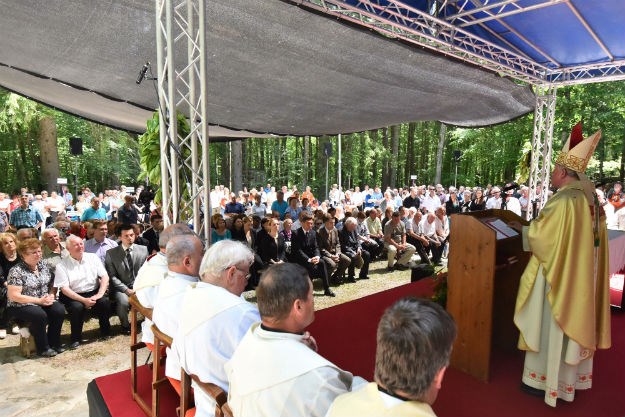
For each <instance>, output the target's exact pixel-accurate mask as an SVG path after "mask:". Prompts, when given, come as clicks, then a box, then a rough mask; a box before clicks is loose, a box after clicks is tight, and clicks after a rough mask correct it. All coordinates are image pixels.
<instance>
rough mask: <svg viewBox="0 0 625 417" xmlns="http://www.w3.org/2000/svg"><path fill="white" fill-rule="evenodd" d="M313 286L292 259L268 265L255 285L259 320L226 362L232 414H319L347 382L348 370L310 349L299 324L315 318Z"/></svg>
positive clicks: (349, 383) (313, 345) (318, 416)
mask: <svg viewBox="0 0 625 417" xmlns="http://www.w3.org/2000/svg"><path fill="white" fill-rule="evenodd" d="M312 290H313V287H312V283H311V282H310V279H309V278H308V273H307V272H306V270H305V269H304V268H303V267H301V266H299V265H296V264H292V263H283V264H276V265H272V266H270V267H269V268H268V269H267V270H266V271H265V272H264V274H263V276H262V277H261V279H260V283H259V285H258V287H257V288H256V296H257V301H258V310H259V311H260V317H261V322H260V323H256V324H254V325H253V326H252V327H251V329H250V330H249V331H248V332H247V334H246V335H245V337H244V338H243V340H242V341H241V343H240V344H239V347H238V348H237V350H236V351H235V352H234V355H233V356H232V359H231V360H230V361H229V362H227V363H226V366H225V368H226V374H227V376H228V380H229V383H230V386H229V392H228V404H229V405H230V408H232V411H233V413H234V415H235V416H237V417H263V416H267V417H269V416H272V417H273V416H282V417H288V416H293V417H300V416H311V417H322V416H324V415H325V414H326V412H327V411H328V408H329V407H330V404H331V403H332V401H334V398H336V397H337V396H338V395H340V394H342V393H344V392H347V391H350V390H351V388H352V380H353V379H354V378H353V376H352V374H351V373H349V372H346V371H343V370H341V369H339V368H338V367H337V366H336V365H334V364H333V363H331V362H330V361H328V360H327V359H325V358H323V357H322V356H320V355H319V354H317V353H316V347H317V346H316V342H315V340H314V339H313V338H312V336H310V334H308V332H305V331H304V330H305V329H306V327H307V326H308V325H310V324H311V323H312V322H313V320H314V318H315V305H314V299H313V291H312Z"/></svg>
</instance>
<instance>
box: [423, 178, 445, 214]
mask: <svg viewBox="0 0 625 417" xmlns="http://www.w3.org/2000/svg"><path fill="white" fill-rule="evenodd" d="M442 205H443V204H442V203H441V199H440V198H439V196H438V195H436V188H434V186H433V185H430V186H429V187H428V193H427V195H426V196H425V197H423V201H422V202H421V207H422V208H425V209H426V210H427V212H428V213H434V212H435V211H436V209H437V208H439V207H440V206H442Z"/></svg>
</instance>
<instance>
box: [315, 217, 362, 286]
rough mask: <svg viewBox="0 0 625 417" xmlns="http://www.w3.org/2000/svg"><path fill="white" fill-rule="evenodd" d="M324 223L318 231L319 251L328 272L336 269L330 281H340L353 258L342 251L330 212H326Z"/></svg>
mask: <svg viewBox="0 0 625 417" xmlns="http://www.w3.org/2000/svg"><path fill="white" fill-rule="evenodd" d="M323 224H324V226H322V227H321V228H319V230H318V231H317V243H318V244H319V251H320V252H321V256H322V259H323V261H324V262H325V263H326V266H327V268H328V273H330V271H334V273H333V274H332V275H331V276H330V281H331V282H333V283H340V282H341V281H342V280H343V274H345V271H346V270H347V267H348V266H349V263H350V262H351V260H350V259H349V257H348V256H347V255H345V254H343V253H341V242H340V241H339V233H338V231H337V230H336V228H335V227H334V218H333V217H332V216H330V215H329V214H325V215H324V216H323ZM353 278H354V277H352V280H353Z"/></svg>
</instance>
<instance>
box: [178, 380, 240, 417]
mask: <svg viewBox="0 0 625 417" xmlns="http://www.w3.org/2000/svg"><path fill="white" fill-rule="evenodd" d="M181 374H182V375H181V377H182V379H181V382H182V394H181V395H180V413H179V416H180V417H185V416H186V413H187V412H188V411H189V410H191V409H192V408H193V405H192V400H191V395H192V393H191V381H193V382H195V383H196V384H197V386H198V387H199V388H200V389H201V390H202V391H204V392H205V393H206V394H207V395H208V396H209V397H211V398H213V399H214V400H215V417H222V416H223V412H222V406H223V405H224V404H225V403H226V401H228V393H227V392H226V391H224V390H223V389H221V388H220V387H219V386H217V385H215V384H213V383H210V382H203V381H201V380H200V378H198V376H197V375H189V374H187V373H186V372H185V371H184V369H183V370H182V372H181ZM230 415H232V412H230Z"/></svg>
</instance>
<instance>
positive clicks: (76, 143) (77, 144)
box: [69, 136, 82, 155]
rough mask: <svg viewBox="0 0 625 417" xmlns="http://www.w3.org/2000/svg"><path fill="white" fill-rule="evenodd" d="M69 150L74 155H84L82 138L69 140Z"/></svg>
mask: <svg viewBox="0 0 625 417" xmlns="http://www.w3.org/2000/svg"><path fill="white" fill-rule="evenodd" d="M69 149H70V152H71V154H72V155H82V138H79V137H76V136H74V137H71V138H69Z"/></svg>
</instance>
